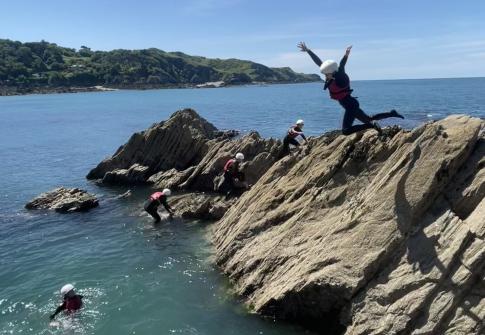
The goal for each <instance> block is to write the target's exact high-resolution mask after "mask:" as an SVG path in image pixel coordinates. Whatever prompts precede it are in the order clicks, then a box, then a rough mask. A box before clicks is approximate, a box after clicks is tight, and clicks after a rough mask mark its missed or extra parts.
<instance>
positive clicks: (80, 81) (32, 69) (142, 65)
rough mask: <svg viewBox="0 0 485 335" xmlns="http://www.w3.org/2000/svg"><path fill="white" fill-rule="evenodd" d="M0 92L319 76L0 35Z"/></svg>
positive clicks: (174, 54)
mask: <svg viewBox="0 0 485 335" xmlns="http://www.w3.org/2000/svg"><path fill="white" fill-rule="evenodd" d="M0 55H2V57H0V95H17V94H30V93H55V92H59V93H64V92H84V91H103V90H109V89H154V88H176V87H179V88H181V87H199V88H200V87H221V86H227V85H245V84H261V83H301V82H311V81H319V80H320V77H319V76H318V75H316V74H303V73H297V72H294V71H293V70H292V69H291V68H289V67H282V68H270V67H267V66H265V65H262V64H258V63H255V62H251V61H247V60H239V59H233V58H231V59H218V58H215V59H211V58H205V57H200V56H190V55H187V54H184V53H182V52H166V51H163V50H159V49H155V48H150V49H143V50H124V49H118V50H112V51H93V50H91V49H90V48H88V47H86V46H81V48H80V49H79V50H76V49H72V48H65V47H61V46H58V45H57V44H54V43H49V42H46V41H41V42H28V43H22V42H18V41H12V40H8V39H0Z"/></svg>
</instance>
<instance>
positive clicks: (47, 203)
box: [25, 187, 98, 213]
mask: <svg viewBox="0 0 485 335" xmlns="http://www.w3.org/2000/svg"><path fill="white" fill-rule="evenodd" d="M97 206H98V200H97V199H96V197H95V196H94V195H92V194H89V193H87V192H86V191H83V190H80V189H78V188H70V189H69V188H64V187H60V188H56V189H54V190H52V191H50V192H47V193H42V194H41V195H39V196H38V197H36V198H35V199H33V200H31V201H30V202H28V203H27V204H26V205H25V208H27V209H52V210H55V211H57V212H60V213H70V212H79V211H87V210H89V209H91V208H94V207H97Z"/></svg>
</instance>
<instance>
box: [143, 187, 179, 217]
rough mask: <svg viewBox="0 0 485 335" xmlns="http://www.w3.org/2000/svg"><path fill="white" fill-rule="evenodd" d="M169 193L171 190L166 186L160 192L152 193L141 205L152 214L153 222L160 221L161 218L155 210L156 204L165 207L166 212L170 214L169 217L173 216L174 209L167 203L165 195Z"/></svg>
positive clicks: (167, 195)
mask: <svg viewBox="0 0 485 335" xmlns="http://www.w3.org/2000/svg"><path fill="white" fill-rule="evenodd" d="M171 194H172V192H171V191H170V190H169V189H168V188H166V189H164V190H163V191H162V192H155V193H153V194H152V195H151V196H150V198H148V200H147V201H145V205H144V206H143V207H144V208H145V211H147V213H148V214H150V215H151V216H153V218H154V219H155V222H160V221H161V220H162V219H161V218H160V215H159V214H158V211H157V209H158V206H160V205H163V207H165V209H166V210H167V212H168V213H169V214H170V217H172V216H173V214H174V211H173V209H172V208H171V207H170V206H169V205H168V203H167V197H169V196H170V195H171Z"/></svg>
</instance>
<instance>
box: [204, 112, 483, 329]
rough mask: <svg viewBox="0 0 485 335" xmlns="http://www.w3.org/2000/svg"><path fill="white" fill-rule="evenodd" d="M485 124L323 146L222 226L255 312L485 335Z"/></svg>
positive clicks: (367, 135) (269, 180)
mask: <svg viewBox="0 0 485 335" xmlns="http://www.w3.org/2000/svg"><path fill="white" fill-rule="evenodd" d="M484 124H485V122H484V121H483V120H480V119H477V118H471V117H467V116H451V117H448V118H446V119H444V120H442V121H439V122H434V123H429V124H426V125H424V126H422V127H420V128H418V129H415V130H413V131H411V132H408V131H403V130H397V129H396V130H393V131H389V132H388V134H387V136H388V138H387V139H386V140H384V141H382V140H380V139H378V137H377V136H376V134H375V132H373V131H367V132H362V133H358V134H354V135H351V136H335V135H332V136H321V137H320V138H317V139H313V140H312V141H311V150H308V151H307V152H306V155H304V154H303V153H302V154H300V155H297V156H293V157H286V158H284V159H282V160H280V161H278V162H276V163H275V164H273V165H272V166H271V167H270V168H269V170H268V171H267V172H266V173H265V174H264V175H263V176H262V177H261V178H260V179H259V180H258V182H257V183H256V184H255V185H254V186H253V187H252V188H251V190H250V191H248V192H246V193H245V194H244V195H243V196H242V197H241V198H240V199H239V200H238V201H237V202H236V203H235V205H234V206H232V207H230V208H229V210H228V211H227V213H225V215H224V217H223V218H222V219H221V220H220V221H218V222H217V223H216V225H215V227H214V229H213V241H214V245H215V248H216V250H217V253H216V259H217V263H218V265H219V266H221V268H222V269H223V271H224V272H225V273H226V274H227V275H228V276H229V278H230V279H231V280H232V282H233V283H234V285H235V289H236V292H237V293H238V294H240V295H241V296H242V297H244V299H245V301H246V302H247V304H249V305H250V306H251V307H252V308H253V309H254V310H255V311H257V312H259V313H262V314H265V315H270V316H275V317H278V318H283V319H288V320H293V321H296V322H300V323H304V324H306V325H307V326H309V327H312V328H315V329H316V330H318V331H322V332H324V331H325V332H331V331H334V332H335V333H343V332H345V333H346V334H398V333H400V334H425V333H426V334H442V333H443V334H445V333H449V334H453V333H456V334H458V333H460V334H461V333H462V332H463V333H471V334H479V333H480V331H482V330H483V319H484V317H485V299H484V298H483V292H484V287H483V279H484V277H485V200H484V195H485V194H484V193H485V192H484V184H485V178H484V173H485V164H484V161H483V159H484V158H483V157H484V156H483V153H484V150H485V148H484V146H485V141H484V138H483V127H484ZM391 130H392V129H391ZM480 294H482V295H481V296H480Z"/></svg>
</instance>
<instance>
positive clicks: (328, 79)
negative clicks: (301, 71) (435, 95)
mask: <svg viewBox="0 0 485 335" xmlns="http://www.w3.org/2000/svg"><path fill="white" fill-rule="evenodd" d="M298 48H300V50H301V51H302V52H307V53H308V54H309V55H310V57H311V58H312V60H313V61H314V62H315V64H317V65H318V66H319V67H320V71H321V72H322V74H324V75H325V85H324V87H323V89H324V90H326V89H328V92H329V93H330V98H332V99H334V100H337V101H338V102H339V103H340V105H341V106H342V107H343V108H344V109H345V114H344V119H343V122H342V133H343V134H344V135H350V134H353V133H355V132H358V131H361V130H365V129H369V128H374V129H375V130H377V132H379V134H382V129H381V127H380V126H379V124H378V123H377V122H375V121H376V120H382V119H385V118H389V117H398V118H401V119H404V117H403V116H402V115H401V114H399V113H398V112H396V110H395V109H393V110H391V111H390V112H388V113H380V114H376V115H373V116H369V115H367V114H366V113H364V111H363V110H362V109H360V105H359V102H358V101H357V99H356V98H355V97H353V96H352V95H351V94H352V91H353V90H352V89H351V88H350V79H349V76H348V75H347V74H346V73H345V64H346V63H347V59H348V57H349V54H350V50H351V49H352V46H349V47H348V48H347V49H346V51H345V55H344V57H343V58H342V60H341V61H340V65H339V64H337V62H335V61H333V60H326V61H324V62H322V61H321V60H320V58H318V56H317V55H315V54H314V53H313V52H312V51H311V50H310V49H309V48H308V47H307V46H306V45H305V43H304V42H300V43H299V44H298ZM356 118H357V119H358V120H360V121H361V122H363V124H359V125H352V124H353V123H354V120H355V119H356Z"/></svg>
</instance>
